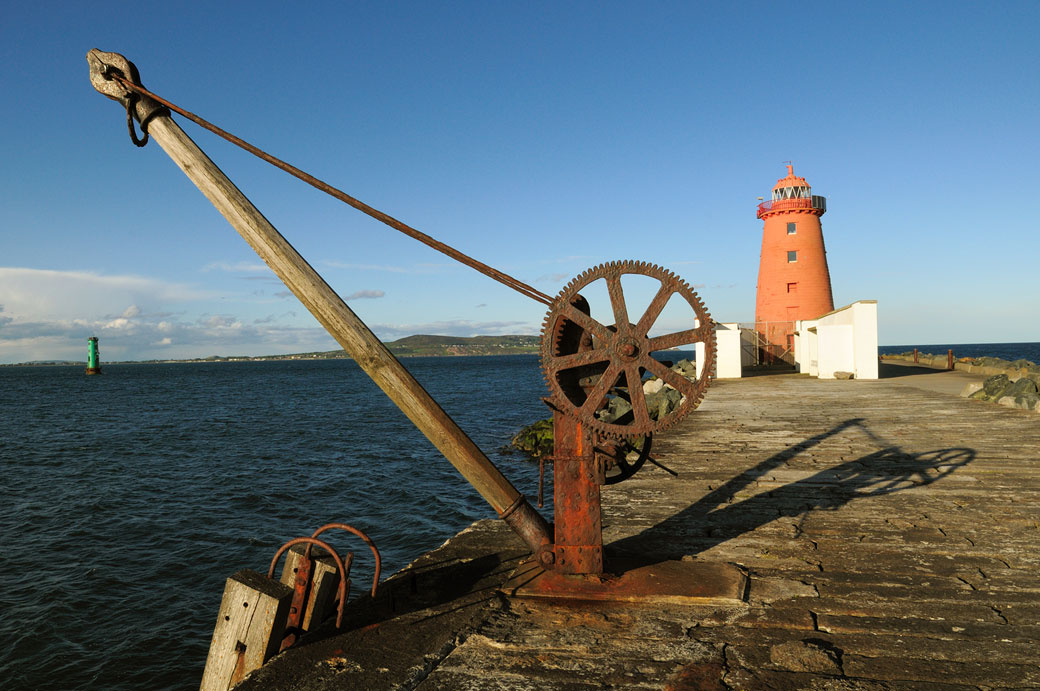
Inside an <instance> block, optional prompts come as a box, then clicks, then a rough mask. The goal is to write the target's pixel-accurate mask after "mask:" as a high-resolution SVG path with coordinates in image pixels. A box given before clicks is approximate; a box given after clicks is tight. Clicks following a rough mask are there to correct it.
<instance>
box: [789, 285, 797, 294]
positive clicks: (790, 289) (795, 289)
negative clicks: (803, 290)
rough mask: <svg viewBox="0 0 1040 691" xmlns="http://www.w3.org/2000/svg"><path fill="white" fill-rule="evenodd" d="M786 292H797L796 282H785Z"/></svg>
mask: <svg viewBox="0 0 1040 691" xmlns="http://www.w3.org/2000/svg"><path fill="white" fill-rule="evenodd" d="M787 292H788V293H797V292H798V284H797V283H788V284H787Z"/></svg>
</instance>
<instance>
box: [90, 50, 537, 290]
mask: <svg viewBox="0 0 1040 691" xmlns="http://www.w3.org/2000/svg"><path fill="white" fill-rule="evenodd" d="M107 76H108V77H109V78H111V79H114V80H116V81H118V82H119V83H120V84H122V85H123V87H125V88H126V89H127V90H128V91H130V92H131V93H134V94H138V95H140V96H147V97H148V98H150V99H152V100H154V101H155V102H156V103H160V104H162V105H164V106H166V107H167V108H169V109H170V110H172V111H174V112H175V113H179V114H181V115H183V116H184V117H186V118H188V119H189V120H191V121H192V122H194V123H195V124H197V125H199V126H200V127H203V128H205V129H207V130H209V131H210V132H212V133H214V134H216V135H217V136H219V137H221V138H222V139H225V140H227V141H229V142H231V143H232V144H234V145H235V146H238V147H240V148H242V149H245V150H246V151H248V152H249V153H251V154H253V155H254V156H256V157H257V158H260V159H262V160H264V161H267V162H268V163H270V164H271V165H273V166H275V167H276V168H280V169H281V170H284V171H285V172H286V173H289V174H290V175H292V176H293V177H296V178H298V179H300V180H302V181H304V182H306V183H307V184H308V185H310V186H312V187H314V188H316V189H319V190H321V191H322V192H325V193H326V194H328V195H331V196H333V197H335V198H336V199H339V200H340V201H341V202H344V203H345V204H349V205H350V206H352V207H354V208H355V209H357V210H358V211H361V212H363V213H365V214H368V215H369V216H371V217H372V218H374V219H376V220H377V221H381V222H383V223H385V224H386V225H388V226H390V227H391V228H394V229H395V230H398V231H400V232H402V233H404V234H405V235H407V236H409V237H411V238H413V239H415V240H418V241H419V242H421V243H423V244H425V245H427V246H429V247H432V248H433V249H435V250H437V251H438V252H441V253H442V254H446V255H448V256H449V257H451V258H452V259H454V260H456V261H458V262H461V263H463V264H465V265H466V266H468V267H470V268H472V269H476V270H477V271H479V272H480V273H482V274H484V275H485V276H488V277H490V278H493V279H495V280H496V281H498V282H499V283H502V284H503V285H507V286H509V287H510V288H512V289H513V290H515V291H517V292H519V293H521V294H523V295H526V296H527V297H529V298H531V299H532V300H536V301H538V302H540V303H542V304H544V305H552V303H553V299H552V298H551V297H550V296H548V295H546V294H545V293H543V292H541V291H540V290H538V289H536V288H534V287H532V286H529V285H527V284H526V283H524V282H522V281H520V280H518V279H515V278H513V277H512V276H510V275H509V274H506V273H503V272H501V271H499V270H498V269H495V268H493V267H490V266H488V265H487V264H484V263H483V262H481V261H478V260H476V259H474V258H473V257H470V256H469V255H466V254H463V253H462V252H460V251H459V250H457V249H455V248H454V247H451V246H450V245H446V244H445V243H443V242H441V241H439V240H436V239H434V238H432V237H430V236H429V235H427V234H426V233H423V232H422V231H419V230H416V229H415V228H412V227H411V226H409V225H408V224H406V223H402V222H401V221H398V220H397V219H396V218H394V217H392V216H390V215H388V214H385V213H383V212H382V211H379V210H378V209H374V208H372V207H371V206H369V205H368V204H365V203H364V202H363V201H361V200H359V199H356V198H355V197H352V196H350V195H349V194H347V193H346V192H344V191H342V190H340V189H337V188H335V187H333V186H332V185H330V184H328V183H327V182H324V181H323V180H319V179H318V178H316V177H314V176H313V175H310V174H309V173H306V172H304V171H302V170H300V169H299V168H297V167H296V166H294V165H292V164H289V163H286V162H285V161H283V160H281V159H280V158H277V157H275V156H272V155H271V154H269V153H267V152H266V151H263V150H262V149H259V148H258V147H256V146H253V145H252V144H250V143H249V142H247V141H245V140H243V139H240V138H238V137H236V136H235V135H233V134H231V133H230V132H227V131H225V130H222V129H221V128H219V127H217V126H216V125H214V124H213V123H211V122H208V121H207V120H204V119H203V118H201V117H199V116H198V115H195V114H194V113H192V112H189V111H187V110H185V109H183V108H181V107H180V106H177V105H175V104H173V103H170V102H169V101H167V100H166V99H164V98H162V97H161V96H158V95H156V94H154V93H152V92H151V91H149V90H148V89H146V88H145V87H143V86H141V85H140V84H135V83H133V82H131V81H130V80H128V79H127V78H126V77H125V76H124V75H122V74H119V73H118V72H117V71H115V70H113V71H110V72H109V73H108V75H107ZM146 136H147V134H146ZM135 143H136V142H135Z"/></svg>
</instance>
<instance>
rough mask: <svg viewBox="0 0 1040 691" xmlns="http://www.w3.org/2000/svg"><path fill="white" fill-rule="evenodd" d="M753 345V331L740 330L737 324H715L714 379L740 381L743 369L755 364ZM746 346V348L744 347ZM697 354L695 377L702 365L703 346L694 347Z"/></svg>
mask: <svg viewBox="0 0 1040 691" xmlns="http://www.w3.org/2000/svg"><path fill="white" fill-rule="evenodd" d="M754 344H755V332H754V330H753V329H742V328H741V327H740V324H738V323H737V322H732V323H726V324H719V323H716V324H715V378H716V379H740V377H741V376H743V368H744V367H750V366H751V365H753V364H755V359H754V353H753V351H752V348H753V346H754ZM745 346H746V347H745ZM694 348H695V350H696V353H697V363H696V364H697V376H698V377H699V376H701V370H702V369H703V367H704V365H703V363H704V344H703V343H697V344H695V345H694Z"/></svg>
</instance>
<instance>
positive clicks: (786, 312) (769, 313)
mask: <svg viewBox="0 0 1040 691" xmlns="http://www.w3.org/2000/svg"><path fill="white" fill-rule="evenodd" d="M826 212H827V199H826V198H825V197H821V196H818V195H814V194H813V193H812V189H811V188H810V187H809V183H807V182H806V181H805V178H801V177H797V176H796V175H795V174H794V166H792V165H788V166H787V177H785V178H782V179H780V180H777V182H776V186H774V187H773V196H772V199H770V200H769V201H767V202H763V203H762V204H759V205H758V218H761V219H762V220H763V221H764V222H765V226H764V227H763V229H762V254H761V256H760V258H759V264H758V295H757V299H756V302H755V330H756V331H758V333H759V334H760V335H761V338H762V339H763V340H764V341H765V343H764V344H763V345H764V346H765V348H766V352H767V355H766V358H765V359H766V360H767V361H776V360H786V361H788V362H792V363H793V352H792V351H793V339H794V322H795V321H796V320H798V319H815V318H816V317H819V316H821V315H824V314H827V313H828V312H831V311H833V310H834V299H833V297H831V275H830V272H829V271H828V270H827V252H826V250H825V249H824V247H823V227H822V225H821V224H820V217H821V216H823V214H824V213H826Z"/></svg>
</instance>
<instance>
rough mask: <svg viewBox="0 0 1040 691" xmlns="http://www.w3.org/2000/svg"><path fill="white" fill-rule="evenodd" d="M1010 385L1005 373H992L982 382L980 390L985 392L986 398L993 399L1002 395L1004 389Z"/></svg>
mask: <svg viewBox="0 0 1040 691" xmlns="http://www.w3.org/2000/svg"><path fill="white" fill-rule="evenodd" d="M1009 386H1011V380H1010V379H1008V376H1007V375H1006V374H994V375H993V376H992V377H990V378H989V379H987V380H986V381H984V382H983V383H982V390H983V391H984V392H985V394H986V400H989V401H995V400H997V399H999V398H1000V397H1001V396H1003V395H1004V390H1005V389H1007V388H1008V387H1009Z"/></svg>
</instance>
